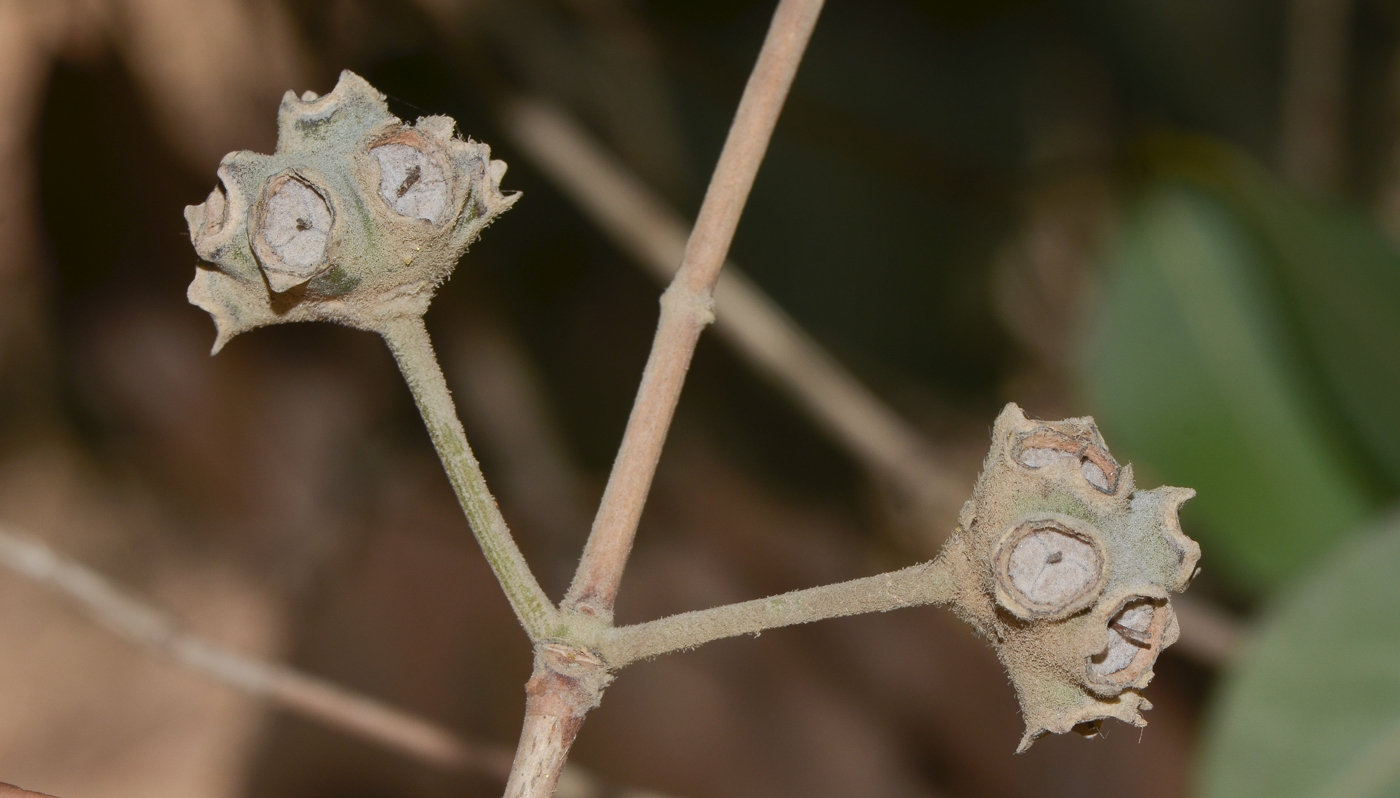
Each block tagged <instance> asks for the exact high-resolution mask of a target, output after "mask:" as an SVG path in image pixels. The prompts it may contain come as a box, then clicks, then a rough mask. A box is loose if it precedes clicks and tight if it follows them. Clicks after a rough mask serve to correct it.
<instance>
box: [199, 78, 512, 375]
mask: <svg viewBox="0 0 1400 798" xmlns="http://www.w3.org/2000/svg"><path fill="white" fill-rule="evenodd" d="M455 127H456V123H455V122H453V121H452V120H451V119H449V118H447V117H444V116H430V117H425V118H422V119H419V120H418V122H417V123H416V124H414V125H406V124H404V123H403V122H402V121H401V120H399V119H398V118H397V117H395V116H393V115H392V114H390V113H389V109H388V106H387V105H386V104H385V102H384V96H383V95H381V94H380V93H379V92H378V91H376V90H375V89H374V87H372V86H370V85H369V84H368V83H366V82H365V81H364V79H362V78H360V77H359V76H358V75H355V74H354V73H351V72H342V73H341V75H340V81H339V83H337V84H336V87H335V90H334V91H332V92H331V93H330V94H328V95H326V96H324V97H316V96H315V95H314V94H312V93H310V92H307V93H306V94H304V95H302V96H301V97H300V98H298V97H297V96H295V95H294V94H292V93H291V92H288V93H287V94H286V96H285V97H283V98H282V107H281V110H280V111H279V112H278V118H277V128H278V137H277V152H276V153H274V154H272V155H261V154H258V153H253V152H234V153H229V154H228V155H227V156H225V157H224V160H223V163H221V164H220V165H219V171H218V175H219V185H218V186H217V187H215V189H214V191H213V192H211V193H210V195H209V198H208V199H207V200H205V202H204V203H203V204H201V205H192V206H190V207H188V208H186V209H185V219H186V221H188V222H189V227H190V239H191V240H192V241H193V242H194V247H195V251H196V252H197V253H198V254H199V257H200V259H201V262H200V264H199V267H198V270H197V272H196V274H195V279H194V282H193V283H191V284H190V288H189V299H190V301H191V302H193V303H194V304H196V305H198V306H199V307H201V308H204V309H205V310H207V311H209V313H210V315H212V316H213V317H214V323H215V326H216V327H217V328H218V338H217V340H216V341H215V344H214V351H215V352H217V351H218V350H219V349H221V348H223V346H224V344H225V343H227V342H228V341H229V339H231V338H232V337H233V336H235V335H237V334H238V333H240V332H243V331H244V330H249V329H253V328H254V327H260V326H263V325H266V324H275V323H277V322H283V321H308V320H326V321H337V322H340V323H342V324H348V325H350V326H353V327H360V328H362V329H368V330H378V329H380V328H381V326H382V325H383V323H384V322H385V321H387V320H390V319H396V318H403V317H406V316H421V315H423V313H425V312H426V311H427V309H428V303H429V302H430V301H431V300H432V297H433V295H434V293H435V292H436V290H437V287H438V286H439V285H441V284H442V283H443V281H445V280H446V279H447V278H448V276H449V275H451V273H452V270H453V268H454V267H455V266H456V264H457V261H458V259H459V258H461V256H462V253H463V252H465V251H466V248H467V245H468V244H470V243H471V242H472V241H473V240H475V239H476V237H477V235H479V234H480V232H481V230H482V229H483V228H485V227H486V226H487V225H488V224H490V223H491V221H492V220H493V219H495V218H496V216H497V215H499V214H500V213H501V212H503V211H505V210H506V209H507V208H509V207H510V206H511V205H513V204H514V203H515V201H516V200H517V199H518V198H519V196H520V195H519V194H512V195H509V196H507V195H504V194H502V193H501V188H500V183H501V177H502V176H503V175H504V174H505V171H506V165H505V163H504V162H502V161H493V160H491V149H490V148H489V147H487V146H486V145H485V144H480V143H478V142H474V141H471V140H465V141H464V140H462V139H460V138H457V137H456V136H455V135H454V130H455Z"/></svg>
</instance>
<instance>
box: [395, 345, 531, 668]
mask: <svg viewBox="0 0 1400 798" xmlns="http://www.w3.org/2000/svg"><path fill="white" fill-rule="evenodd" d="M380 334H381V335H383V336H384V341H385V342H386V343H388V345H389V349H390V351H392V352H393V353H394V359H395V360H396V361H398V364H399V370H400V371H401V372H403V376H404V380H406V381H407V382H408V387H409V390H411V391H412V392H413V399H414V401H415V402H417V403H418V412H419V413H420V414H421V415H422V416H423V423H424V424H426V425H427V427H428V435H429V436H431V437H432V439H433V445H434V446H435V447H437V453H438V457H439V458H441V460H442V465H443V468H444V469H445V470H446V471H447V477H448V479H449V480H450V481H451V482H452V489H453V490H454V491H456V493H457V501H459V502H460V503H461V505H462V510H463V511H465V512H466V514H467V520H468V521H469V522H470V523H471V528H472V534H474V535H476V540H477V542H478V543H480V544H481V550H482V551H483V552H484V553H485V554H486V560H487V562H489V563H490V564H491V570H492V571H494V572H495V574H496V578H497V579H498V580H500V583H501V587H502V589H504V590H505V593H506V598H508V599H509V600H510V606H511V607H512V608H513V609H514V610H515V614H516V617H518V618H519V619H520V623H521V625H522V626H524V627H525V631H526V632H527V633H528V634H529V635H530V639H531V640H533V641H539V640H541V639H543V638H544V637H546V636H547V635H548V634H549V631H550V629H551V628H552V627H553V626H554V622H555V620H556V618H557V616H558V613H557V612H556V611H555V609H554V605H553V604H551V603H550V601H549V597H548V596H546V595H545V592H544V590H543V589H542V588H541V587H540V583H539V582H538V581H537V580H536V579H535V575H534V574H533V573H531V571H530V566H529V565H528V564H527V563H526V562H525V557H524V556H522V555H521V553H520V548H519V547H518V546H516V545H515V539H514V538H512V537H511V534H510V528H509V527H507V526H506V520H505V518H503V517H502V516H501V510H500V508H499V507H497V506H496V500H495V498H494V497H492V495H491V491H490V490H489V489H488V488H487V487H486V478H485V477H484V476H483V475H482V473H481V465H480V464H479V463H477V461H476V457H475V456H474V455H472V450H471V447H470V446H469V445H467V435H466V433H465V432H463V431H462V422H461V421H460V420H459V419H458V418H457V409H456V407H455V406H454V405H453V403H452V394H451V393H450V392H449V391H448V390H447V382H446V381H445V380H444V379H443V377H442V369H441V368H439V367H438V362H437V356H436V355H435V354H434V353H433V344H432V340H431V339H430V338H429V337H428V330H427V328H426V327H424V326H423V320H422V319H420V318H408V319H396V320H394V321H390V322H387V323H386V324H385V325H384V327H383V329H381V330H380Z"/></svg>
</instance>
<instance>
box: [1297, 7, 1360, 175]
mask: <svg viewBox="0 0 1400 798" xmlns="http://www.w3.org/2000/svg"><path fill="white" fill-rule="evenodd" d="M1351 11H1352V0H1291V2H1289V4H1288V30H1287V37H1286V39H1285V41H1286V43H1287V48H1288V50H1287V56H1286V59H1285V62H1284V70H1285V72H1284V80H1283V120H1282V126H1281V131H1280V142H1279V143H1280V151H1281V163H1282V166H1283V173H1284V174H1285V175H1287V176H1288V177H1289V179H1291V180H1293V181H1294V182H1295V183H1297V184H1298V185H1300V186H1304V187H1306V188H1310V189H1313V190H1316V191H1324V192H1332V193H1335V192H1337V191H1338V190H1340V189H1341V187H1342V182H1343V179H1344V177H1345V165H1346V158H1345V144H1346V133H1345V120H1346V98H1347V72H1348V69H1349V52H1350V47H1349V46H1348V44H1349V39H1350V36H1349V33H1350V30H1349V28H1350V23H1351Z"/></svg>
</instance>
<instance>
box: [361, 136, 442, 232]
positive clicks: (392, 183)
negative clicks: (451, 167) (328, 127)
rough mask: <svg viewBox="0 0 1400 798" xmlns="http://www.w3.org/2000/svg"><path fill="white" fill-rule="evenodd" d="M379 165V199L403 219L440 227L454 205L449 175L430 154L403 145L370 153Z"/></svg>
mask: <svg viewBox="0 0 1400 798" xmlns="http://www.w3.org/2000/svg"><path fill="white" fill-rule="evenodd" d="M370 154H371V155H373V156H374V159H375V160H376V161H377V162H378V163H379V196H380V197H382V198H383V199H384V202H385V203H387V204H388V205H389V207H390V208H392V209H393V211H394V212H395V213H397V214H399V215H400V216H407V217H409V218H411V219H422V220H424V221H426V222H428V223H430V224H434V225H436V224H438V223H439V222H441V221H442V219H443V218H444V217H445V216H446V215H447V212H448V209H449V208H450V207H451V204H452V187H451V186H450V185H449V184H448V180H447V172H446V170H444V169H443V168H442V166H441V165H440V164H438V163H437V161H436V159H434V158H433V157H432V156H430V155H429V154H428V153H426V152H424V151H422V150H420V149H418V148H417V147H412V146H409V145H408V144H404V143H400V142H391V143H388V144H381V145H379V146H377V147H375V148H374V149H372V150H370Z"/></svg>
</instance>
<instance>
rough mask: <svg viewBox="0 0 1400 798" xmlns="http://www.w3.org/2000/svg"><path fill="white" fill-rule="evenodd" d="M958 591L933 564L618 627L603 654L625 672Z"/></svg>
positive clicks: (938, 599)
mask: <svg viewBox="0 0 1400 798" xmlns="http://www.w3.org/2000/svg"><path fill="white" fill-rule="evenodd" d="M956 591H957V585H956V584H955V583H954V581H953V575H952V572H951V571H950V570H949V568H948V567H947V566H946V564H945V561H944V560H942V559H938V560H932V561H930V562H925V563H920V564H918V565H911V566H909V567H908V568H904V569H902V570H899V571H892V572H890V573H887V574H878V575H876V576H867V577H864V578H862V579H852V580H851V581H849V582H841V583H839V584H835V585H823V586H821V587H813V588H808V589H806V590H794V591H792V592H791V593H784V594H782V595H780V596H772V597H769V598H764V599H756V600H754V601H746V602H743V603H741V604H728V605H725V606H723V607H714V608H712V609H708V610H697V611H695V612H685V613H681V614H680V615H672V616H670V617H668V618H661V619H660V620H655V621H648V622H647V623H639V624H635V625H633V626H621V627H617V628H614V629H611V630H609V631H608V633H607V635H606V636H605V638H604V642H603V647H602V654H603V656H604V658H605V659H607V661H608V664H609V665H611V666H612V667H614V668H620V667H622V666H623V665H627V664H629V663H632V662H636V661H637V660H640V659H648V658H651V657H656V656H659V655H661V654H666V653H669V652H672V651H679V650H681V649H689V648H695V647H696V646H699V645H703V644H705V643H708V642H710V641H712V640H721V639H723V638H726V637H736V636H738V635H745V634H755V633H757V632H761V631H763V630H765V629H775V628H778V627H782V626H793V625H796V624H800V623H811V622H812V621H820V620H825V619H827V618H840V617H842V616H846V615H862V614H864V613H867V612H888V611H889V610H897V609H900V608H902V607H917V606H919V605H923V604H946V603H947V602H949V601H951V600H952V599H953V596H954V595H955V593H956Z"/></svg>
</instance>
